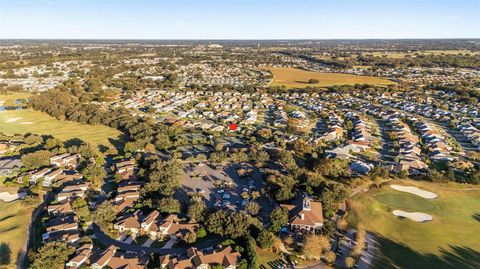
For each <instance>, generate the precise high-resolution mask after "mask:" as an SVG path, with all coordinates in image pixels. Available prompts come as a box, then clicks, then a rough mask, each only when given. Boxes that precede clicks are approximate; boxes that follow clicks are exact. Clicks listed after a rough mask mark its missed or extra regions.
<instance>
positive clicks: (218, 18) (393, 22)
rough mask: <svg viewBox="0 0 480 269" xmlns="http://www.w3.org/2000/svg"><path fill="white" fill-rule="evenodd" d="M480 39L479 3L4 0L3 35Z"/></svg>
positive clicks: (1, 9)
mask: <svg viewBox="0 0 480 269" xmlns="http://www.w3.org/2000/svg"><path fill="white" fill-rule="evenodd" d="M462 37H471V38H480V0H416V1H414V0H316V1H315V0H168V1H167V0H156V1H154V0H0V38H64V39H69V38H77V39H82V38H92V39H329V38H462Z"/></svg>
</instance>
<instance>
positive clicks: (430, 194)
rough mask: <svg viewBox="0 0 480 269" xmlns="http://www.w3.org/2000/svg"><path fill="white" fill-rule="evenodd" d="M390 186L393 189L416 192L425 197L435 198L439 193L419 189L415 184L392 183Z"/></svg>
mask: <svg viewBox="0 0 480 269" xmlns="http://www.w3.org/2000/svg"><path fill="white" fill-rule="evenodd" d="M390 187H392V189H394V190H397V191H403V192H408V193H411V194H415V195H418V196H420V197H422V198H425V199H435V198H437V197H438V195H437V194H436V193H434V192H431V191H424V190H422V189H419V188H417V187H413V186H402V185H390Z"/></svg>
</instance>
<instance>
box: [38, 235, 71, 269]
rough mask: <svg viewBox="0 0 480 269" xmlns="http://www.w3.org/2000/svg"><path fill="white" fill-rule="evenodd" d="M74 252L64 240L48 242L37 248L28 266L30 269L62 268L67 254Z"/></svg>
mask: <svg viewBox="0 0 480 269" xmlns="http://www.w3.org/2000/svg"><path fill="white" fill-rule="evenodd" d="M74 252H75V248H73V247H71V246H69V245H68V244H67V243H66V242H60V241H53V242H48V243H46V244H45V245H43V246H42V247H40V248H39V249H38V252H37V253H36V254H35V255H34V256H33V259H31V260H32V263H31V265H30V268H32V269H44V268H49V269H63V268H64V267H65V262H67V261H68V256H70V255H71V254H73V253H74Z"/></svg>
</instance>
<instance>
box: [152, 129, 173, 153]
mask: <svg viewBox="0 0 480 269" xmlns="http://www.w3.org/2000/svg"><path fill="white" fill-rule="evenodd" d="M171 146H172V141H171V140H170V137H169V136H168V135H166V134H163V133H158V134H157V135H156V136H155V147H156V148H157V149H158V150H166V149H169V148H170V147H171Z"/></svg>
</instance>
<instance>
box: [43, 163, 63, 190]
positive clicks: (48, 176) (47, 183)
mask: <svg viewBox="0 0 480 269" xmlns="http://www.w3.org/2000/svg"><path fill="white" fill-rule="evenodd" d="M62 173H63V169H60V168H57V169H55V170H53V171H50V172H49V173H48V174H46V175H45V176H44V177H43V182H42V185H43V186H44V187H50V186H51V185H52V181H53V180H54V179H55V178H57V177H58V176H60V175H61V174H62Z"/></svg>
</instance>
